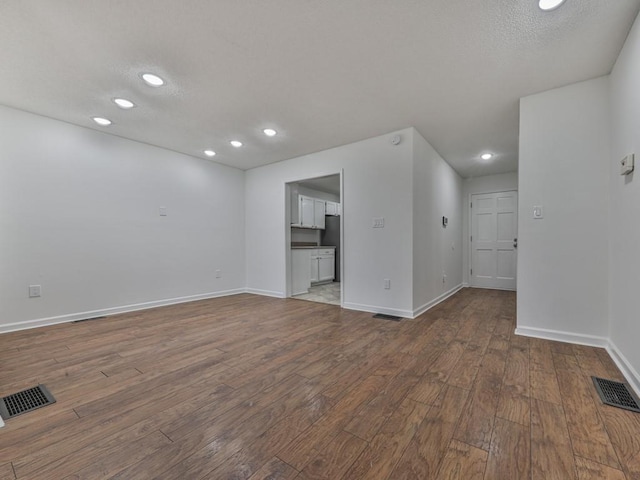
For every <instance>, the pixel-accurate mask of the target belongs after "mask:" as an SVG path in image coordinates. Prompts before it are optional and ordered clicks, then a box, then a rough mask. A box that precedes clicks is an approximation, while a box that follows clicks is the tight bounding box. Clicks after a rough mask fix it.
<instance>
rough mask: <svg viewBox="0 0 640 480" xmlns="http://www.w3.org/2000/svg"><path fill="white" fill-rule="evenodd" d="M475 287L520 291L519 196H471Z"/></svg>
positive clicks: (503, 193) (471, 275) (471, 281)
mask: <svg viewBox="0 0 640 480" xmlns="http://www.w3.org/2000/svg"><path fill="white" fill-rule="evenodd" d="M470 211H471V239H470V240H471V271H470V272H469V274H470V275H469V284H470V285H471V286H472V287H482V288H497V289H501V290H515V289H516V264H517V251H518V250H517V248H518V192H498V193H486V194H478V195H472V196H471V210H470Z"/></svg>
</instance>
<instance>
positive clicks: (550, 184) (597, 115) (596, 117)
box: [517, 77, 611, 344]
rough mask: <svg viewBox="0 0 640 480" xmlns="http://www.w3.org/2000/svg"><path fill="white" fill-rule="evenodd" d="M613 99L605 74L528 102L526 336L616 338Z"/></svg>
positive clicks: (523, 256)
mask: <svg viewBox="0 0 640 480" xmlns="http://www.w3.org/2000/svg"><path fill="white" fill-rule="evenodd" d="M608 94H609V78H608V77H602V78H597V79H594V80H589V81H586V82H581V83H577V84H573V85H569V86H567V87H563V88H558V89H555V90H551V91H548V92H544V93H540V94H537V95H532V96H529V97H526V98H523V99H521V102H520V155H519V182H518V191H519V208H518V214H519V219H518V234H519V239H518V307H517V323H518V332H519V333H527V334H534V335H541V336H547V337H551V338H557V339H561V340H568V341H577V342H582V343H592V344H602V343H603V342H605V341H606V337H607V336H608V278H609V277H608V232H609V227H610V224H609V221H608V214H609V212H608V208H609V205H608V190H609V170H610V163H609V159H610V156H611V152H610V136H609V98H608ZM534 205H536V206H538V205H539V206H542V208H543V214H544V218H543V219H533V218H532V217H533V216H532V210H533V206H534Z"/></svg>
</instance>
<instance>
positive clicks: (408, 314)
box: [342, 302, 413, 318]
mask: <svg viewBox="0 0 640 480" xmlns="http://www.w3.org/2000/svg"><path fill="white" fill-rule="evenodd" d="M342 308H346V309H348V310H358V311H360V312H371V313H384V314H385V315H394V316H396V317H402V318H413V312H412V311H411V310H400V309H398V308H386V307H376V306H374V305H363V304H360V303H348V302H343V304H342Z"/></svg>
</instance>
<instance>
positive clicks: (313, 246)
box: [285, 174, 344, 306]
mask: <svg viewBox="0 0 640 480" xmlns="http://www.w3.org/2000/svg"><path fill="white" fill-rule="evenodd" d="M341 186H342V180H341V174H334V175H328V176H323V177H316V178H309V179H304V180H300V181H297V182H290V183H288V184H286V192H287V199H288V205H287V207H288V208H286V209H285V210H286V211H287V212H288V218H289V219H290V220H289V224H288V235H287V239H288V244H287V245H286V247H287V251H288V259H289V262H288V263H289V265H288V268H287V296H289V297H292V298H296V299H299V300H308V301H312V302H319V303H328V304H331V305H339V306H340V305H342V298H343V293H344V287H343V282H342V277H343V275H342V263H343V262H342V188H341Z"/></svg>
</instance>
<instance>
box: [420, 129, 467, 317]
mask: <svg viewBox="0 0 640 480" xmlns="http://www.w3.org/2000/svg"><path fill="white" fill-rule="evenodd" d="M413 147H414V165H413V214H414V222H413V224H414V230H413V306H414V311H415V312H416V313H420V312H422V311H424V310H425V309H426V308H427V307H429V306H431V305H432V304H433V303H434V301H437V300H438V299H441V298H442V297H443V296H446V295H447V294H448V293H451V292H452V291H455V290H456V289H457V288H459V287H460V286H461V284H462V178H461V177H460V176H459V175H458V174H457V173H456V172H455V171H454V170H453V169H452V168H451V167H450V166H449V164H447V163H446V162H445V161H444V160H443V159H442V157H440V155H439V154H438V152H436V151H435V150H434V149H433V147H432V146H431V145H429V143H428V142H427V141H426V140H425V139H424V138H423V137H422V136H421V135H420V134H419V133H418V132H417V131H414V135H413ZM443 216H445V217H447V218H448V219H449V223H448V225H447V227H446V228H444V227H443V226H442V217H443ZM443 276H444V277H443Z"/></svg>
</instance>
